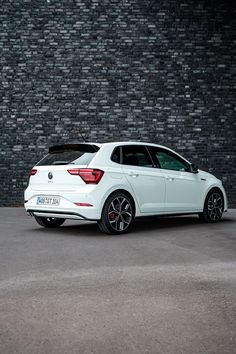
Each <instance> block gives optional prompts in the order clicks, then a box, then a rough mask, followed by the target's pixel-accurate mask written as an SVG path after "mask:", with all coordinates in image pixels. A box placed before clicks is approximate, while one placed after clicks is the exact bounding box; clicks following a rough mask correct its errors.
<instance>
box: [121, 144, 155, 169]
mask: <svg viewBox="0 0 236 354" xmlns="http://www.w3.org/2000/svg"><path fill="white" fill-rule="evenodd" d="M122 163H123V165H131V166H140V167H153V164H152V160H151V158H150V156H149V153H148V151H147V149H146V147H145V146H144V145H126V146H123V147H122Z"/></svg>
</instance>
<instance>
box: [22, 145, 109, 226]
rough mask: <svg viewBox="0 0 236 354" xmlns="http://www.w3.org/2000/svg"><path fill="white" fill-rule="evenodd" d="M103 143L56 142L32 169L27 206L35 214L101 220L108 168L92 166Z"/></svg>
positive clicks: (29, 211)
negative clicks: (105, 174) (66, 143)
mask: <svg viewBox="0 0 236 354" xmlns="http://www.w3.org/2000/svg"><path fill="white" fill-rule="evenodd" d="M99 149H100V145H99V144H88V143H83V144H70V145H59V146H53V147H51V148H50V149H49V153H48V154H47V155H46V156H45V157H44V158H43V159H42V160H41V161H39V163H38V164H37V165H36V166H35V167H34V168H33V169H32V170H31V171H30V173H29V184H28V187H27V189H26V190H25V209H26V211H27V212H28V213H29V214H30V215H33V216H37V217H48V218H64V219H88V220H99V219H100V217H101V210H100V208H101V202H100V198H101V191H100V189H101V188H100V187H99V183H101V180H102V177H103V174H104V171H102V170H100V169H99V168H89V164H90V163H91V161H92V160H93V158H94V157H95V156H96V154H97V153H98V151H99Z"/></svg>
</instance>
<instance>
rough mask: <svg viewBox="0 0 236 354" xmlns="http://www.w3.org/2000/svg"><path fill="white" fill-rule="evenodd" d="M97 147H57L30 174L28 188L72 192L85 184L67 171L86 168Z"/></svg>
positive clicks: (90, 145) (51, 149) (88, 145)
mask: <svg viewBox="0 0 236 354" xmlns="http://www.w3.org/2000/svg"><path fill="white" fill-rule="evenodd" d="M98 150H99V146H97V145H94V144H86V143H84V144H70V145H57V146H52V147H51V148H49V152H48V154H47V155H46V156H45V157H44V158H43V159H42V160H40V161H39V162H38V163H37V165H36V166H35V167H34V169H33V170H31V172H30V181H29V184H30V187H31V189H32V190H35V191H52V192H53V191H55V192H56V191H68V192H69V191H74V190H76V189H78V188H79V187H80V186H83V185H85V182H84V181H83V179H82V178H81V177H80V176H79V175H73V174H71V173H69V172H68V170H73V169H76V168H77V169H78V168H86V167H87V166H88V164H89V163H90V162H91V161H92V159H93V158H94V156H95V155H96V153H97V151H98Z"/></svg>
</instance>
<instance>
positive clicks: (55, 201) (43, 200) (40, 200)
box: [36, 197, 60, 205]
mask: <svg viewBox="0 0 236 354" xmlns="http://www.w3.org/2000/svg"><path fill="white" fill-rule="evenodd" d="M36 204H37V205H59V204H60V198H58V197H37V203H36Z"/></svg>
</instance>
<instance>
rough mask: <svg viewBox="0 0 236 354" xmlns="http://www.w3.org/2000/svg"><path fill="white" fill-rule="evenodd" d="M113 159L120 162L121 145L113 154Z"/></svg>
mask: <svg viewBox="0 0 236 354" xmlns="http://www.w3.org/2000/svg"><path fill="white" fill-rule="evenodd" d="M111 161H113V162H116V163H120V147H119V146H117V147H116V148H115V150H114V151H113V153H112V155H111Z"/></svg>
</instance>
